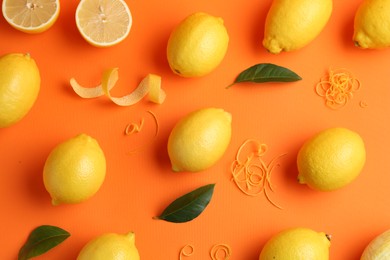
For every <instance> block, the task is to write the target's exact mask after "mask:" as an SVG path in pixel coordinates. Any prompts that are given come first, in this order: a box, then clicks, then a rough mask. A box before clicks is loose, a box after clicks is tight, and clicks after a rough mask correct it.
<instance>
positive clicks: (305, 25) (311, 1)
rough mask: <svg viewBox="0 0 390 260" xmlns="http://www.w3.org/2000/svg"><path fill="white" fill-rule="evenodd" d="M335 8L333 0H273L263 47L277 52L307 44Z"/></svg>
mask: <svg viewBox="0 0 390 260" xmlns="http://www.w3.org/2000/svg"><path fill="white" fill-rule="evenodd" d="M332 8H333V3H332V0H274V1H273V2H272V5H271V7H270V9H269V11H268V14H267V17H266V21H265V30H264V39H263V46H264V47H265V48H266V49H267V50H268V51H269V52H271V53H274V54H278V53H280V52H282V51H293V50H297V49H300V48H302V47H304V46H306V45H307V44H309V43H310V42H311V41H313V40H314V39H315V38H316V37H317V36H318V35H319V34H320V32H321V31H322V29H323V28H324V27H325V25H326V24H327V22H328V20H329V18H330V16H331V14H332Z"/></svg>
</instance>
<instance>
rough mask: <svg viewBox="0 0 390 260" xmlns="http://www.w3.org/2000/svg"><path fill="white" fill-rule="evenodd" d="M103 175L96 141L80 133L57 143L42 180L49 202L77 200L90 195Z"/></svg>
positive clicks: (103, 161)
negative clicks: (49, 198) (50, 199)
mask: <svg viewBox="0 0 390 260" xmlns="http://www.w3.org/2000/svg"><path fill="white" fill-rule="evenodd" d="M105 175H106V159H105V156H104V153H103V151H102V149H101V148H100V146H99V144H98V142H97V141H96V140H95V139H93V138H92V137H90V136H88V135H86V134H80V135H78V136H76V137H73V138H70V139H68V140H66V141H64V142H62V143H60V144H59V145H57V146H56V147H55V148H54V149H53V150H52V151H51V152H50V154H49V156H48V158H47V159H46V162H45V166H44V168H43V181H44V185H45V188H46V190H47V191H48V192H49V194H50V196H51V198H52V203H53V205H58V204H62V203H79V202H82V201H85V200H87V199H88V198H90V197H92V196H93V195H94V194H95V193H96V192H97V191H98V190H99V188H100V186H101V185H102V183H103V181H104V178H105Z"/></svg>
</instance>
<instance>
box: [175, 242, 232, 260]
mask: <svg viewBox="0 0 390 260" xmlns="http://www.w3.org/2000/svg"><path fill="white" fill-rule="evenodd" d="M194 251H195V250H194V246H193V245H190V244H186V245H185V246H184V247H182V248H181V250H180V252H179V260H182V259H183V257H190V256H192V255H193V254H194ZM231 255H232V249H231V248H230V246H229V245H226V244H216V245H214V246H213V247H212V248H211V250H210V258H211V260H219V259H221V260H229V259H230V256H231Z"/></svg>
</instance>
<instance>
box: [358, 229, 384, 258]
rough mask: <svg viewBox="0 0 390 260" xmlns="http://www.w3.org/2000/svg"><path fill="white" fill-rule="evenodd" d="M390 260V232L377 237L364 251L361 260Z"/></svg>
mask: <svg viewBox="0 0 390 260" xmlns="http://www.w3.org/2000/svg"><path fill="white" fill-rule="evenodd" d="M386 259H390V230H387V231H385V232H383V233H382V234H380V235H378V236H377V237H375V238H374V239H373V240H372V241H371V242H370V243H369V244H368V245H367V247H366V248H365V249H364V251H363V254H362V256H361V258H360V260H386Z"/></svg>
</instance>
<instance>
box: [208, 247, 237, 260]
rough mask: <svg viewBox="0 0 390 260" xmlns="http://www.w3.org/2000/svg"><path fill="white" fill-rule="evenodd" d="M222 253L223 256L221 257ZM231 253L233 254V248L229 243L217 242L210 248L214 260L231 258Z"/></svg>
mask: <svg viewBox="0 0 390 260" xmlns="http://www.w3.org/2000/svg"><path fill="white" fill-rule="evenodd" d="M220 252H222V253H220ZM221 254H222V257H223V258H221ZM231 255H232V249H231V248H230V246H229V245H226V244H216V245H214V246H213V247H212V248H211V250H210V257H211V259H212V260H218V259H223V260H228V259H230V256H231Z"/></svg>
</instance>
